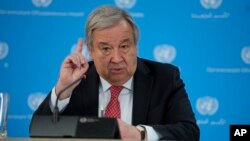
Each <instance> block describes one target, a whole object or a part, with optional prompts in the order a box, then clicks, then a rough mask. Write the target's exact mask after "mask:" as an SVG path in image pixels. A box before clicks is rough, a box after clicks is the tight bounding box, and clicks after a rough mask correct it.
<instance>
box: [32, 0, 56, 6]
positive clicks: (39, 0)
mask: <svg viewBox="0 0 250 141" xmlns="http://www.w3.org/2000/svg"><path fill="white" fill-rule="evenodd" d="M32 3H33V4H34V5H35V6H36V7H48V6H49V5H50V4H51V3H52V0H32Z"/></svg>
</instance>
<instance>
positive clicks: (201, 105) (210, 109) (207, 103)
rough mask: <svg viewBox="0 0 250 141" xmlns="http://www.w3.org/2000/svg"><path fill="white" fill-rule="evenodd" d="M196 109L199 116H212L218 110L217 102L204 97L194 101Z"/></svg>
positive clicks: (214, 99)
mask: <svg viewBox="0 0 250 141" xmlns="http://www.w3.org/2000/svg"><path fill="white" fill-rule="evenodd" d="M196 109H197V110H198V112H199V113H200V114H201V115H210V116H211V115H214V114H215V113H216V112H217V111H218V109H219V102H218V100H217V99H216V98H214V97H210V96H205V97H200V98H198V99H197V101H196Z"/></svg>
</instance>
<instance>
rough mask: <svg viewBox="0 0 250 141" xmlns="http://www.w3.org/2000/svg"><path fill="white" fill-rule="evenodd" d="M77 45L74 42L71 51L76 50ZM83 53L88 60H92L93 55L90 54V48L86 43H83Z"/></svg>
mask: <svg viewBox="0 0 250 141" xmlns="http://www.w3.org/2000/svg"><path fill="white" fill-rule="evenodd" d="M76 46H77V44H74V45H73V46H72V47H71V50H70V53H73V52H74V51H75V50H76ZM82 55H83V56H84V57H85V58H86V59H87V60H88V61H91V60H92V59H91V57H90V56H89V52H88V48H87V46H86V44H83V46H82Z"/></svg>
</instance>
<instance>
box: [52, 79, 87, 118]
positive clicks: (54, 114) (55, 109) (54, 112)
mask: <svg viewBox="0 0 250 141" xmlns="http://www.w3.org/2000/svg"><path fill="white" fill-rule="evenodd" d="M82 78H83V76H81V77H79V78H78V79H76V80H75V81H73V82H72V83H70V84H69V85H68V86H66V87H65V88H64V89H62V90H61V91H60V92H59V93H58V95H57V98H56V103H55V107H54V110H53V119H52V121H53V123H57V122H58V120H59V116H58V113H59V109H58V100H59V98H60V97H61V95H62V93H63V92H65V91H66V90H67V89H69V88H70V87H71V86H73V85H74V84H76V83H78V82H79V81H80V80H82Z"/></svg>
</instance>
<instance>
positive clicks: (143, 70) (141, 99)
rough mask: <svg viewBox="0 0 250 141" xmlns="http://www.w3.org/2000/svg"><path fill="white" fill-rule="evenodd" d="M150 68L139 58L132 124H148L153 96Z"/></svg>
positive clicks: (135, 77) (135, 78)
mask: <svg viewBox="0 0 250 141" xmlns="http://www.w3.org/2000/svg"><path fill="white" fill-rule="evenodd" d="M148 73H149V69H148V68H147V67H146V66H145V64H144V63H143V62H141V60H140V59H139V58H138V62H137V70H136V72H135V75H134V96H133V111H132V124H133V125H138V124H146V122H147V117H148V116H147V114H148V107H149V101H150V97H151V89H152V84H153V77H152V76H150V75H149V74H148Z"/></svg>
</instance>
